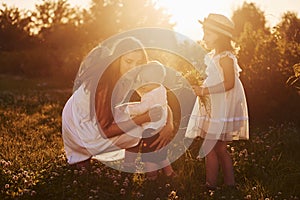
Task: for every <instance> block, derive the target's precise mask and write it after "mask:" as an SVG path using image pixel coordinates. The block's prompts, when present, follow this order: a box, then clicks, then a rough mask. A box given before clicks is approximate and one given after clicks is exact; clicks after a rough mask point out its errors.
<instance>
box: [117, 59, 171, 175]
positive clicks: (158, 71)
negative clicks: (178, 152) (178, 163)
mask: <svg viewBox="0 0 300 200" xmlns="http://www.w3.org/2000/svg"><path fill="white" fill-rule="evenodd" d="M165 76H166V70H165V68H164V66H163V65H162V64H161V63H159V62H157V61H151V62H149V63H148V64H147V65H144V66H142V68H141V69H140V71H139V73H138V78H137V81H138V82H139V83H138V84H139V85H140V86H138V88H137V89H136V92H137V93H138V94H139V96H140V97H141V101H140V102H128V103H124V104H122V105H118V107H117V108H116V109H115V118H116V120H117V121H122V120H128V118H132V117H134V116H136V115H140V114H142V113H144V112H146V111H148V110H150V109H153V108H155V107H157V108H160V109H161V111H162V112H161V118H160V120H158V121H154V122H148V123H144V124H142V126H141V127H137V128H136V129H133V130H132V131H130V132H128V133H127V134H130V135H131V136H134V137H142V138H143V139H142V143H143V144H142V153H143V155H142V161H143V162H144V163H145V171H146V174H147V178H148V179H149V180H155V179H156V178H157V176H158V169H160V168H163V171H164V173H165V174H166V175H167V176H171V175H173V174H174V171H173V169H172V166H171V165H170V162H169V160H168V158H167V149H166V148H162V149H160V150H158V151H157V152H154V151H155V149H156V146H153V147H152V146H151V144H152V142H154V141H155V139H156V138H157V137H158V136H159V132H160V131H161V129H162V128H163V127H164V126H165V125H166V122H167V117H168V101H167V90H166V88H165V87H164V86H163V85H162V82H163V81H164V79H165ZM141 130H142V131H141ZM125 156H126V155H125Z"/></svg>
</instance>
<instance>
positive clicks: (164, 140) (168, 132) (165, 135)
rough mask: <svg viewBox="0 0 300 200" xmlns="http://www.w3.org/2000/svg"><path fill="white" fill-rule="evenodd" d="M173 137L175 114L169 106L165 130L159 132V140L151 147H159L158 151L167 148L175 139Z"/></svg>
mask: <svg viewBox="0 0 300 200" xmlns="http://www.w3.org/2000/svg"><path fill="white" fill-rule="evenodd" d="M173 137H174V123H173V112H172V110H171V108H170V107H169V106H168V118H167V123H166V125H165V126H164V127H163V129H162V130H161V131H160V132H159V136H158V138H157V139H156V140H155V141H154V142H153V143H152V144H151V145H150V147H153V146H155V145H158V146H157V147H156V150H159V149H160V148H162V147H164V146H166V145H167V144H168V143H169V142H170V141H171V140H172V139H173Z"/></svg>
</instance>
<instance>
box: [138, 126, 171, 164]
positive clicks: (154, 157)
mask: <svg viewBox="0 0 300 200" xmlns="http://www.w3.org/2000/svg"><path fill="white" fill-rule="evenodd" d="M152 132H153V130H152V129H146V130H145V131H144V132H143V139H142V162H160V161H164V160H166V159H167V156H168V150H167V148H166V147H162V148H161V149H159V150H157V151H156V148H157V146H158V145H159V144H156V145H154V146H153V147H150V145H151V144H152V143H153V142H154V141H155V140H156V139H157V138H158V137H159V133H157V134H155V135H151V133H152Z"/></svg>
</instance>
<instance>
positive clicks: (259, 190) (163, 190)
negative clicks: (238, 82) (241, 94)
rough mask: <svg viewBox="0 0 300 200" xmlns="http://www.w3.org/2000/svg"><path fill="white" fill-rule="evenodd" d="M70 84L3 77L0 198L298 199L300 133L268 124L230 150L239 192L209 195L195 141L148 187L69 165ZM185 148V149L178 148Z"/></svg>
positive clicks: (107, 171) (97, 167) (113, 173)
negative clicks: (171, 174) (65, 136)
mask: <svg viewBox="0 0 300 200" xmlns="http://www.w3.org/2000/svg"><path fill="white" fill-rule="evenodd" d="M71 85H72V84H71V83H64V87H61V83H56V82H47V81H39V80H34V81H32V80H24V79H20V78H18V77H9V78H6V77H0V121H1V127H0V137H1V139H0V173H1V174H0V199H101V200H103V199H147V200H148V199H150V200H152V199H154V200H158V199H186V200H190V199H264V200H266V199H299V198H300V159H299V158H300V151H299V147H300V129H299V127H298V126H296V125H295V124H293V123H278V122H276V123H275V122H270V123H269V124H265V125H264V126H263V127H255V126H252V127H250V130H251V131H250V134H251V135H250V140H249V141H239V142H235V143H233V144H231V145H230V146H228V150H229V152H230V153H231V154H232V157H233V161H234V168H235V176H236V181H237V183H238V187H237V189H236V190H233V189H230V188H226V187H222V186H221V185H222V177H220V180H219V181H220V184H219V185H220V187H219V188H218V189H217V190H216V191H215V192H207V191H206V190H205V189H204V188H203V187H201V185H203V183H204V178H205V171H204V160H197V159H196V158H195V157H196V154H197V151H198V149H197V148H198V147H199V145H200V141H198V140H195V141H194V144H193V145H192V146H191V147H190V149H189V150H187V151H186V152H187V153H186V154H184V155H182V156H181V157H180V158H179V159H178V160H177V161H176V162H174V163H173V166H174V168H175V169H176V171H177V173H178V175H179V176H178V177H177V178H176V179H174V180H169V179H166V178H163V177H160V178H159V180H158V181H156V182H148V181H146V180H145V178H144V175H143V174H127V173H123V172H120V171H117V170H114V169H111V168H109V167H107V166H106V165H104V164H102V163H100V162H96V161H94V162H93V164H92V169H91V170H89V171H88V170H84V169H82V170H77V169H74V168H72V167H71V166H69V165H68V164H67V163H66V157H65V154H64V151H63V143H62V137H61V111H62V108H63V105H64V103H65V102H66V100H67V98H68V97H69V96H70V94H71V89H70V88H71ZM178 145H182V144H178Z"/></svg>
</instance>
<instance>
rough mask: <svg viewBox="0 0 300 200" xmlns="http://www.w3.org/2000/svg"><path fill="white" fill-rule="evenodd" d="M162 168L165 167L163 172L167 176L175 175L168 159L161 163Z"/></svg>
mask: <svg viewBox="0 0 300 200" xmlns="http://www.w3.org/2000/svg"><path fill="white" fill-rule="evenodd" d="M160 166H164V167H163V172H164V174H165V175H166V176H173V175H174V174H175V172H174V170H173V167H172V165H171V163H170V161H169V159H168V158H167V159H166V160H163V161H161V162H160Z"/></svg>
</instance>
